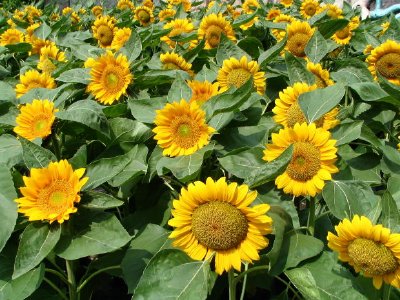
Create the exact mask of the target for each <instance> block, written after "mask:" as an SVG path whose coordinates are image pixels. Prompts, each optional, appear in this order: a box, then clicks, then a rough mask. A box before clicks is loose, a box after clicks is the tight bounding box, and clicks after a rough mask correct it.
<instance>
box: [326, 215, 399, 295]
mask: <svg viewBox="0 0 400 300" xmlns="http://www.w3.org/2000/svg"><path fill="white" fill-rule="evenodd" d="M335 230H336V235H335V234H334V233H332V232H328V237H327V240H328V247H329V248H331V249H332V250H334V251H336V252H337V253H339V259H340V260H341V261H343V262H347V263H348V264H349V265H350V266H352V267H353V268H354V270H355V271H356V272H357V273H360V272H361V273H362V275H364V276H365V277H369V278H372V282H373V285H374V287H375V288H376V289H380V288H381V287H382V283H383V282H386V283H387V284H390V285H392V286H394V287H396V288H400V250H399V249H400V234H398V233H390V229H389V228H385V227H383V226H382V225H381V224H379V225H373V224H372V222H371V221H370V220H369V219H368V218H367V217H364V216H358V215H354V217H353V220H351V221H350V220H349V219H347V218H345V219H344V220H343V221H341V222H340V223H339V225H337V226H335Z"/></svg>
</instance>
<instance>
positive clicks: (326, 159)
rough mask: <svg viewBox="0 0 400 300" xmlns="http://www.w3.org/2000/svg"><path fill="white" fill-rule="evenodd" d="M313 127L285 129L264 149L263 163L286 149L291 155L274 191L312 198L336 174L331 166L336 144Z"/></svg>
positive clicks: (312, 125) (304, 125) (333, 165)
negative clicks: (288, 149) (291, 152)
mask: <svg viewBox="0 0 400 300" xmlns="http://www.w3.org/2000/svg"><path fill="white" fill-rule="evenodd" d="M330 137H331V134H330V132H329V131H327V130H325V129H323V128H316V126H315V123H311V124H309V125H308V124H307V123H302V124H299V123H296V125H294V127H293V128H290V127H286V128H284V129H281V130H279V133H273V134H272V144H268V145H266V149H265V150H264V157H263V159H264V160H266V161H268V162H269V161H272V160H274V159H276V158H277V157H279V156H280V155H281V154H282V153H283V152H284V151H285V150H286V149H287V148H288V147H289V146H290V145H293V147H294V148H293V155H292V159H291V161H290V162H289V165H288V166H287V168H286V170H285V172H284V173H283V174H281V175H279V176H278V177H277V178H276V179H275V184H276V186H277V188H278V189H282V188H283V191H284V192H285V193H287V194H292V195H294V196H300V195H302V196H307V195H310V196H312V197H314V196H315V195H316V194H317V193H319V192H321V191H322V189H323V187H324V185H325V180H331V179H332V174H333V173H337V172H338V171H339V170H338V168H337V167H336V166H335V162H336V152H337V148H336V147H335V143H336V140H331V139H330Z"/></svg>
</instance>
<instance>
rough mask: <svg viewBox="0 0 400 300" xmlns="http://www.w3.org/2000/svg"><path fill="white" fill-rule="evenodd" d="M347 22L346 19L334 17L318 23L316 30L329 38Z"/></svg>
mask: <svg viewBox="0 0 400 300" xmlns="http://www.w3.org/2000/svg"><path fill="white" fill-rule="evenodd" d="M348 23H349V21H348V20H346V19H334V20H328V21H325V22H321V23H319V24H318V25H317V26H318V31H319V32H320V33H321V34H322V36H323V37H324V38H326V39H329V38H330V37H331V36H332V35H334V34H335V32H336V31H338V30H340V29H342V28H344V27H346V26H347V24H348Z"/></svg>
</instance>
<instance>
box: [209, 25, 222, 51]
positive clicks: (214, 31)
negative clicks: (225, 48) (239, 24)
mask: <svg viewBox="0 0 400 300" xmlns="http://www.w3.org/2000/svg"><path fill="white" fill-rule="evenodd" d="M222 32H223V30H222V28H221V27H219V26H215V25H211V26H210V27H208V28H207V31H206V41H207V42H208V43H209V44H210V46H211V47H212V48H215V47H217V46H218V45H219V42H220V40H221V33H222Z"/></svg>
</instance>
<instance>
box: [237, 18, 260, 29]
mask: <svg viewBox="0 0 400 300" xmlns="http://www.w3.org/2000/svg"><path fill="white" fill-rule="evenodd" d="M257 22H258V17H254V18H253V19H251V20H250V21H248V22H247V23H244V24H242V25H240V26H239V27H240V29H242V30H248V29H249V28H251V27H253V25H254V24H255V23H257Z"/></svg>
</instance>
